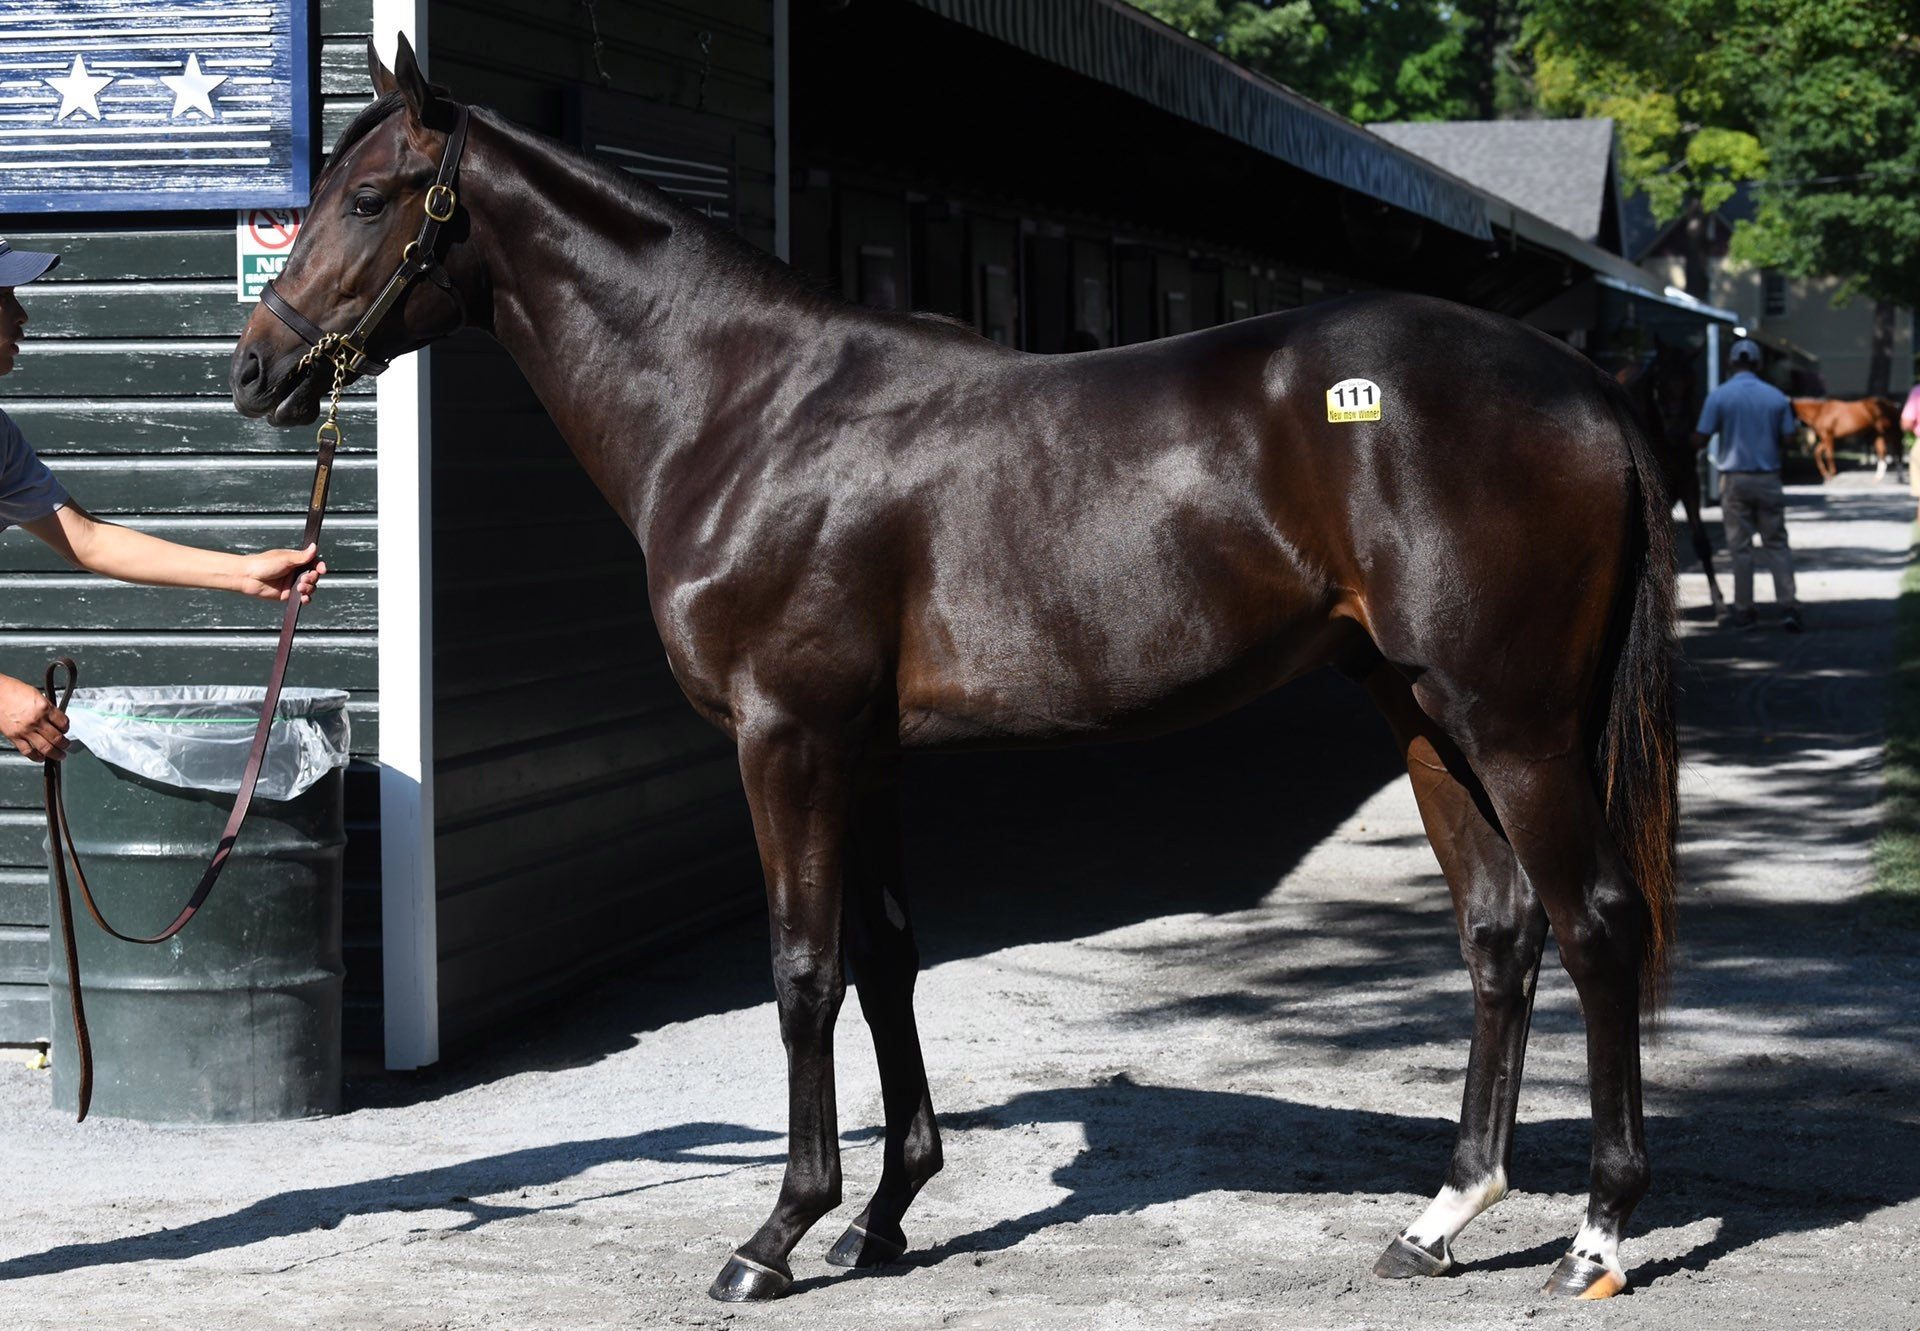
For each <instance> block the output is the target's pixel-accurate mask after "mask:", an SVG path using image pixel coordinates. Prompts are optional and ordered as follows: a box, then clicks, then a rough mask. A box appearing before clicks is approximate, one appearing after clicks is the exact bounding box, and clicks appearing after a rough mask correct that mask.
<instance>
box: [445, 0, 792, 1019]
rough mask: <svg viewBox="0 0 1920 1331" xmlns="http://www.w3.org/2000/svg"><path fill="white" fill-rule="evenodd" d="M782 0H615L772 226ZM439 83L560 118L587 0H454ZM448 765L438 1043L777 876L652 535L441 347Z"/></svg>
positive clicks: (630, 61) (744, 224)
mask: <svg viewBox="0 0 1920 1331" xmlns="http://www.w3.org/2000/svg"><path fill="white" fill-rule="evenodd" d="M772 9H773V7H772V3H771V0H700V2H699V3H680V4H675V3H665V2H661V3H654V2H653V0H599V3H598V4H597V16H598V22H599V26H600V31H601V35H602V37H603V39H604V42H605V46H604V49H603V52H602V57H601V58H602V61H603V63H604V65H605V68H606V72H607V75H608V78H609V82H610V88H611V91H612V93H614V94H618V95H624V97H625V98H626V99H628V100H624V101H622V103H621V105H622V107H623V112H622V113H623V114H624V115H628V116H631V117H632V119H633V121H634V122H635V124H636V126H638V127H641V128H644V123H643V122H646V121H648V120H649V119H654V120H672V121H675V122H676V123H677V122H678V121H679V120H680V119H681V114H680V113H685V112H688V111H691V110H692V109H693V108H694V106H695V105H696V103H698V102H700V101H701V100H702V92H701V67H702V59H701V51H700V34H701V33H702V32H708V33H710V34H711V42H710V46H711V54H712V63H711V66H710V68H709V69H708V71H707V75H706V80H705V92H704V108H703V109H704V110H705V111H706V112H709V113H712V114H713V115H714V117H715V121H714V123H715V124H716V125H718V126H719V127H720V128H721V129H722V130H723V131H725V130H731V132H732V135H733V142H734V149H735V154H736V156H735V162H736V182H737V184H736V200H737V212H738V214H739V219H740V226H741V230H742V231H743V232H744V233H745V234H746V235H747V236H748V237H749V238H750V239H752V240H754V241H755V242H756V243H758V244H760V245H762V246H763V247H765V248H768V249H771V248H772V247H773V202H774V201H773V35H772V26H773V23H772ZM427 32H428V44H429V51H430V56H431V58H430V61H429V69H430V73H431V76H432V78H433V80H434V81H435V82H437V83H441V84H444V85H446V86H447V87H448V88H450V89H451V90H452V92H453V93H454V95H455V96H458V97H461V98H463V99H465V100H468V101H472V102H476V103H478V104H480V105H484V106H490V107H492V108H494V109H496V110H498V111H500V112H501V113H503V114H505V115H507V116H510V117H511V118H513V119H515V120H517V121H520V122H521V123H523V124H526V125H530V126H532V127H533V128H536V129H539V130H542V131H544V132H546V133H549V134H554V135H556V136H559V135H561V134H562V133H563V132H564V129H565V125H566V106H567V101H568V96H569V92H570V90H571V89H573V88H577V87H598V86H600V78H599V71H598V69H597V68H596V65H595V63H594V56H593V48H592V37H591V33H590V30H589V26H588V11H587V9H586V8H585V7H584V6H583V5H581V4H580V3H578V2H577V0H511V2H509V0H444V2H441V3H435V4H433V6H432V7H431V9H430V11H429V14H428V20H427ZM433 417H434V440H433V494H434V498H433V543H434V548H433V560H434V568H435V576H434V600H433V613H434V658H433V659H434V737H435V739H434V772H435V778H434V780H435V805H436V828H435V831H436V837H435V843H436V855H437V859H438V884H439V916H438V924H439V961H440V970H439V983H440V1023H441V1027H440V1029H441V1041H442V1046H443V1048H446V1047H453V1046H458V1045H459V1044H461V1043H464V1042H468V1041H471V1040H472V1039H474V1038H476V1037H477V1036H479V1035H481V1034H484V1033H485V1031H486V1030H487V1029H489V1027H490V1025H491V1024H492V1023H493V1022H494V1021H496V1020H497V1019H498V1018H500V1017H502V1016H506V1015H510V1014H512V1013H515V1012H518V1011H522V1010H524V1009H525V1007H526V1006H527V1005H528V1004H529V1003H530V1002H533V1001H536V1000H538V999H539V998H540V997H542V996H544V995H548V994H551V993H553V992H555V991H556V990H558V989H560V988H562V987H564V986H567V985H570V984H573V983H577V982H578V981H579V979H581V978H582V977H583V976H586V975H589V974H591V973H594V972H596V971H601V970H605V969H607V968H609V967H612V966H614V965H617V964H619V963H620V962H622V961H623V960H626V959H629V958H631V957H633V956H634V955H636V954H637V953H639V952H642V951H643V950H645V949H647V948H649V947H654V948H657V947H658V946H659V945H660V944H661V942H662V941H663V939H664V938H666V937H667V936H669V935H670V934H672V933H674V932H677V931H680V930H685V929H688V928H691V927H693V926H695V925H697V924H699V923H701V922H702V921H705V920H711V919H713V918H716V917H718V916H721V915H724V914H728V913H737V912H739V911H741V910H742V909H743V908H744V906H745V904H746V903H747V902H748V901H749V900H751V899H754V898H757V897H758V895H759V893H760V885H759V884H760V880H759V871H758V868H757V861H756V860H755V858H754V855H753V849H752V839H751V829H750V826H749V824H748V821H747V816H746V807H745V801H744V799H743V798H742V796H741V793H740V780H739V775H738V769H737V767H736V765H735V762H734V757H733V751H732V746H731V745H730V744H728V743H727V742H726V741H725V740H724V739H723V737H722V736H720V735H719V734H718V733H717V732H716V731H714V730H712V729H711V728H710V727H708V726H707V725H705V723H703V722H701V721H699V720H698V719H697V718H695V716H694V715H693V712H692V710H691V709H690V708H689V707H688V706H687V704H686V702H685V700H684V699H683V698H682V697H681V695H680V692H679V690H678V688H677V687H676V686H675V685H674V683H673V680H672V678H671V676H670V675H669V673H668V671H667V668H666V663H665V660H664V658H663V656H662V653H661V650H660V646H659V641H658V639H657V637H656V636H655V634H654V629H653V623H652V617H651V614H650V612H649V609H648V606H647V602H646V583H645V578H646V571H645V566H644V564H643V562H642V559H641V555H640V551H639V548H638V546H637V545H636V544H635V542H634V539H633V537H632V536H631V535H630V534H629V533H628V532H627V530H626V529H625V527H624V526H623V525H622V524H621V523H620V521H619V520H618V519H617V518H616V517H615V516H614V514H613V512H612V510H611V509H610V508H608V506H607V505H606V503H605V501H604V500H602V499H601V497H600V496H599V494H598V492H596V491H595V490H594V488H593V487H592V485H591V484H590V483H589V482H588V481H587V479H586V476H585V475H584V473H582V472H581V470H580V468H579V466H578V465H577V464H576V463H575V462H574V460H573V458H572V456H571V455H570V454H569V453H568V451H567V449H566V446H565V445H564V444H563V443H562V442H561V440H560V439H559V437H558V435H557V434H556V432H555V431H554V429H553V426H552V424H551V422H550V421H549V420H548V419H547V416H546V414H545V412H544V411H543V410H542V409H541V407H540V405H539V403H538V402H537V401H536V400H535V398H534V396H533V394H532V392H531V390H530V389H529V388H528V387H527V385H526V383H525V381H524V379H522V378H521V376H520V375H519V373H518V371H517V370H516V369H515V368H514V366H513V363H512V361H511V360H510V359H508V358H507V356H506V355H505V354H504V353H503V352H502V351H501V350H500V349H499V348H498V347H497V346H496V345H494V344H493V343H492V342H491V341H489V340H487V339H485V338H483V337H480V336H477V335H462V336H460V337H456V338H454V339H451V340H449V341H448V342H447V343H443V344H442V345H441V346H440V347H439V348H437V349H436V351H435V353H434V369H433Z"/></svg>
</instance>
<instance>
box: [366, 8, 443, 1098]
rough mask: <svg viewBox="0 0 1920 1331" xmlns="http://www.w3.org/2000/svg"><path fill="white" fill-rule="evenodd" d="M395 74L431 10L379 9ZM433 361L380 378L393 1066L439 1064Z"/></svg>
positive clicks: (384, 894) (377, 28)
mask: <svg viewBox="0 0 1920 1331" xmlns="http://www.w3.org/2000/svg"><path fill="white" fill-rule="evenodd" d="M373 30H374V33H375V34H376V39H377V40H378V42H379V44H380V48H381V58H382V59H384V60H386V61H387V62H388V66H389V68H391V66H392V62H393V59H394V50H395V48H396V46H397V42H396V34H397V33H402V32H404V33H405V34H406V35H407V39H408V41H410V42H412V44H413V49H414V51H415V53H416V54H417V55H418V56H419V58H420V64H421V68H422V70H423V71H424V70H425V68H426V64H427V40H426V38H427V0H374V3H373ZM430 355H431V353H429V352H427V351H419V352H415V353H414V354H413V355H411V356H406V357H403V358H402V359H401V360H399V361H398V362H396V363H395V364H394V366H393V368H392V369H390V370H388V371H387V372H386V373H385V374H383V375H381V376H380V380H379V391H378V421H379V439H380V443H379V448H380V458H379V485H378V503H379V555H378V557H379V561H380V645H379V651H380V907H381V961H382V967H383V970H384V974H385V1000H384V1001H385V1009H386V1065H387V1066H388V1067H389V1068H400V1069H405V1068H417V1067H423V1066H425V1065H426V1064H428V1063H432V1062H434V1061H435V1060H437V1059H438V1058H439V1057H440V983H439V902H438V899H437V895H436V891H435V888H436V879H435V874H434V844H433V484H432V480H433V472H432V465H433V418H432V402H431V394H430V391H429V390H430V380H429V377H428V376H429V373H430Z"/></svg>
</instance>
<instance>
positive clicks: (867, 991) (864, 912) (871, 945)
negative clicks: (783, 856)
mask: <svg viewBox="0 0 1920 1331" xmlns="http://www.w3.org/2000/svg"><path fill="white" fill-rule="evenodd" d="M896 767H897V764H896V763H894V762H892V761H876V762H875V763H873V764H871V765H870V766H869V768H868V770H867V772H866V773H864V780H863V782H862V788H861V790H860V793H859V795H858V796H857V798H856V802H855V806H854V811H853V818H852V833H851V839H850V844H849V849H848V857H847V895H846V907H845V911H846V938H847V960H848V961H849V962H850V963H851V966H852V970H853V983H854V987H855V990H856V991H857V992H858V993H859V995H860V1011H861V1012H862V1013H863V1014H864V1015H865V1017H866V1019H867V1026H868V1028H869V1029H870V1030H871V1031H872V1032H873V1052H874V1057H875V1059H876V1060H877V1061H878V1063H879V1065H880V1098H881V1103H882V1105H883V1107H884V1110H885V1113H886V1120H887V1128H886V1146H885V1150H884V1154H883V1156H882V1162H881V1166H880V1186H879V1188H878V1189H877V1190H876V1191H875V1192H874V1194H873V1200H872V1201H870V1202H868V1203H867V1208H866V1210H864V1211H862V1212H861V1213H860V1215H859V1218H858V1219H856V1220H855V1221H854V1222H853V1223H852V1224H851V1225H850V1226H848V1228H847V1232H846V1233H845V1234H843V1235H841V1236H840V1241H839V1242H838V1243H836V1244H834V1245H833V1250H832V1251H831V1252H829V1253H828V1254H827V1261H829V1262H830V1263H832V1264H833V1265H835V1266H879V1265H881V1264H883V1263H885V1262H889V1261H892V1260H893V1259H894V1258H896V1257H898V1256H900V1255H901V1254H902V1253H904V1252H905V1251H906V1249H907V1236H906V1234H905V1233H904V1232H903V1231H902V1230H901V1228H900V1221H901V1219H902V1217H904V1216H905V1215H906V1212H907V1207H908V1206H909V1205H910V1204H912V1202H913V1199H914V1196H915V1195H916V1194H917V1193H918V1192H919V1191H920V1189H921V1188H922V1187H924V1186H926V1183H927V1180H929V1179H931V1178H932V1177H933V1176H934V1175H935V1174H937V1173H939V1172H940V1164H941V1155H940V1129H939V1127H938V1126H937V1125H936V1124H935V1123H934V1118H933V1100H932V1097H931V1096H930V1095H929V1094H928V1092H927V1069H926V1064H925V1062H924V1061H923V1059H922V1058H921V1054H920V1032H919V1030H918V1028H917V1027H916V1026H915V1024H914V1020H913V985H914V979H915V977H916V976H917V975H918V973H919V970H920V953H919V949H918V948H917V947H916V946H915V945H914V941H913V921H912V919H911V918H910V917H909V915H908V913H907V898H906V892H905V889H904V886H903V884H902V882H901V875H900V806H899V799H898V792H897V790H896V788H895V785H894V777H895V771H896Z"/></svg>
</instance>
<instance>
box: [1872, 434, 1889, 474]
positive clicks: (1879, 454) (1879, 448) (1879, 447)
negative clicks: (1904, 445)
mask: <svg viewBox="0 0 1920 1331" xmlns="http://www.w3.org/2000/svg"><path fill="white" fill-rule="evenodd" d="M1888 461H1889V458H1888V456H1887V437H1886V436H1885V435H1884V434H1881V433H1880V432H1879V431H1877V430H1876V431H1874V435H1873V483H1874V484H1875V485H1879V484H1880V483H1881V482H1882V481H1884V480H1886V479H1887V462H1888Z"/></svg>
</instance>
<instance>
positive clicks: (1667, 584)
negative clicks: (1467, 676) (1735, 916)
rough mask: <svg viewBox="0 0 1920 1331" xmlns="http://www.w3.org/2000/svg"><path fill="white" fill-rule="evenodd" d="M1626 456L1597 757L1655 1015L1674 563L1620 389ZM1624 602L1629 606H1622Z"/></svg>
mask: <svg viewBox="0 0 1920 1331" xmlns="http://www.w3.org/2000/svg"><path fill="white" fill-rule="evenodd" d="M1610 400H1611V401H1613V402H1614V404H1615V412H1614V415H1615V417H1616V418H1617V419H1618V421H1619V424H1620V430H1621V433H1622V434H1623V435H1624V436H1625V438H1626V440H1627V446H1628V451H1629V453H1630V454H1631V456H1632V469H1631V471H1630V473H1629V484H1630V487H1631V489H1632V490H1633V491H1634V494H1633V498H1632V500H1631V501H1630V502H1632V507H1633V513H1632V516H1631V518H1630V524H1631V529H1632V530H1631V535H1630V540H1629V548H1628V558H1627V571H1626V572H1627V576H1626V580H1625V581H1624V582H1623V584H1622V587H1621V591H1620V596H1621V598H1622V601H1623V604H1622V605H1621V607H1620V609H1621V610H1622V611H1624V612H1625V613H1626V615H1627V621H1626V627H1625V632H1624V633H1616V641H1617V643H1618V649H1617V653H1616V655H1615V657H1614V662H1613V678H1612V682H1611V686H1610V689H1609V692H1608V696H1607V703H1606V714H1605V720H1604V723H1603V725H1602V727H1601V731H1600V735H1599V739H1598V743H1597V745H1596V748H1595V753H1594V766H1595V776H1596V779H1597V780H1598V781H1599V783H1600V790H1601V792H1602V795H1603V796H1604V798H1605V801H1606V810H1607V825H1608V827H1609V828H1610V829H1611V830H1612V832H1613V837H1614V842H1615V844H1616V845H1618V846H1619V848H1620V851H1621V854H1622V855H1624V856H1625V858H1626V862H1627V868H1628V870H1629V871H1630V872H1631V873H1632V874H1633V878H1634V881H1635V882H1636V883H1638V884H1639V887H1640V892H1641V895H1642V896H1644V897H1645V898H1646V902H1647V914H1648V920H1649V927H1648V930H1647V941H1646V964H1645V966H1644V968H1643V969H1642V972H1641V981H1640V983H1641V1001H1642V1004H1643V1005H1644V1006H1645V1007H1646V1008H1647V1009H1648V1010H1652V1009H1653V1008H1656V1007H1658V1006H1659V1003H1660V1001H1661V999H1662V998H1663V996H1664V995H1665V992H1666V983H1667V976H1668V973H1669V971H1670V970H1671V968H1672V964H1673V958H1672V947H1673V941H1674V929H1675V914H1676V910H1675V901H1676V897H1677V895H1678V884H1677V880H1676V865H1675V858H1676V856H1675V851H1676V846H1677V838H1678V828H1679V785H1680V746H1679V739H1678V734H1677V728H1676V723H1675V720H1674V706H1673V690H1674V681H1673V660H1674V635H1673V616H1674V561H1673V528H1672V524H1671V522H1670V521H1669V520H1668V513H1669V510H1670V508H1671V504H1670V502H1669V500H1668V498H1667V491H1666V485H1665V483H1664V481H1663V480H1662V478H1661V474H1660V464H1659V462H1658V461H1657V459H1656V457H1655V454H1654V451H1653V446H1652V442H1651V440H1649V438H1648V437H1647V433H1646V430H1645V427H1644V426H1642V424H1641V423H1640V420H1639V413H1638V412H1637V411H1635V410H1633V408H1632V407H1631V406H1630V405H1629V404H1628V402H1627V401H1626V395H1625V394H1624V393H1616V394H1612V395H1610ZM1628 601H1630V602H1631V604H1630V605H1628V604H1624V602H1628Z"/></svg>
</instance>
